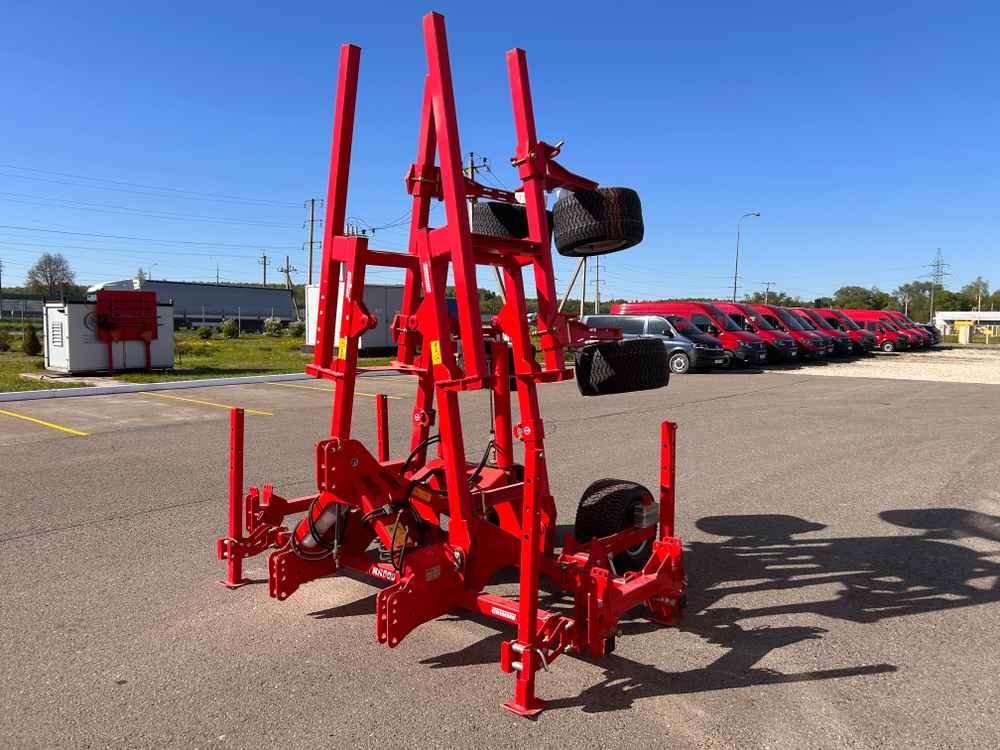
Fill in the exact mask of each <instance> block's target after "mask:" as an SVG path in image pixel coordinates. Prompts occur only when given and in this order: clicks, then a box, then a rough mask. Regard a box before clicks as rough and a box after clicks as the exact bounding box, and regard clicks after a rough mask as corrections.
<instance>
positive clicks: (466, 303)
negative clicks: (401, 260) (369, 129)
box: [423, 13, 488, 378]
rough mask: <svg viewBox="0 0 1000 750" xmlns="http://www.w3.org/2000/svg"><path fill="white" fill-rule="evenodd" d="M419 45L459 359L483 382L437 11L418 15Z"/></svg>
mask: <svg viewBox="0 0 1000 750" xmlns="http://www.w3.org/2000/svg"><path fill="white" fill-rule="evenodd" d="M423 24H424V47H425V49H426V51H427V67H428V73H429V75H428V79H427V80H428V84H429V86H430V90H431V103H432V106H433V111H434V127H435V132H436V134H437V147H438V158H439V160H440V162H441V188H442V193H443V194H444V207H445V217H446V219H447V227H446V230H447V237H448V244H449V246H450V247H449V249H450V250H451V264H452V271H453V273H454V276H455V298H456V300H457V302H458V328H459V331H460V332H461V335H462V355H463V357H464V359H465V374H466V376H468V377H477V378H485V377H487V376H488V373H487V372H486V349H485V346H484V344H483V336H482V328H483V323H482V320H481V318H480V310H479V289H478V286H477V284H476V260H475V256H474V255H473V251H472V235H471V233H470V230H469V213H468V208H467V206H466V202H465V201H466V195H465V176H464V175H463V174H462V150H461V145H460V144H459V139H458V115H457V113H456V110H455V92H454V90H453V88H452V82H451V63H450V62H449V59H448V38H447V35H446V34H445V30H444V17H443V16H442V15H440V14H439V13H428V14H427V15H426V16H424V21H423Z"/></svg>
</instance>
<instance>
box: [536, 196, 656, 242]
mask: <svg viewBox="0 0 1000 750" xmlns="http://www.w3.org/2000/svg"><path fill="white" fill-rule="evenodd" d="M642 235H643V224H642V203H641V202H640V201H639V194H638V193H637V192H635V191H634V190H632V189H631V188H617V187H610V188H598V189H597V190H579V191H577V192H564V193H563V195H562V197H560V198H559V200H557V201H556V204H555V205H554V206H553V207H552V236H553V238H554V239H555V243H556V250H558V251H559V253H560V254H561V255H566V256H569V257H571V258H579V257H581V256H590V255H604V254H606V253H614V252H618V251H619V250H624V249H626V248H629V247H632V246H633V245H638V244H639V243H640V242H642Z"/></svg>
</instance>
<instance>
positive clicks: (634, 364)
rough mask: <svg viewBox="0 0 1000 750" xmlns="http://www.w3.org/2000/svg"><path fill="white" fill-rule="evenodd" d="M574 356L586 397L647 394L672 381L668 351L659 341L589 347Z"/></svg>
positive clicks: (577, 372)
mask: <svg viewBox="0 0 1000 750" xmlns="http://www.w3.org/2000/svg"><path fill="white" fill-rule="evenodd" d="M574 356H575V359H576V385H577V388H579V389H580V393H581V394H582V395H584V396H604V395H608V394H612V393H631V392H632V391H647V390H650V389H653V388H662V387H664V386H665V385H667V384H668V383H669V382H670V368H669V366H668V360H667V350H666V348H665V347H664V346H663V343H662V342H661V341H660V340H659V339H625V340H622V341H603V342H600V343H595V344H587V345H585V346H584V347H583V348H582V349H580V350H578V351H576V352H575V353H574Z"/></svg>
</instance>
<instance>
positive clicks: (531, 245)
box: [217, 13, 685, 716]
mask: <svg viewBox="0 0 1000 750" xmlns="http://www.w3.org/2000/svg"><path fill="white" fill-rule="evenodd" d="M423 30H424V40H425V47H426V54H427V62H428V72H427V76H426V79H425V84H424V96H423V107H422V113H421V119H420V135H419V143H418V148H417V158H416V161H415V162H414V164H412V165H411V167H410V169H409V172H408V174H407V177H406V187H407V191H408V192H409V193H410V195H411V196H412V209H413V210H412V222H411V228H410V240H409V252H408V253H405V254H403V253H394V252H387V251H382V250H375V249H370V248H369V247H368V238H367V237H356V236H344V235H343V234H340V232H341V230H342V228H343V226H344V219H345V214H346V205H347V185H348V172H349V166H350V155H351V142H352V137H353V126H354V111H355V102H356V99H357V84H358V70H359V62H360V52H361V51H360V49H359V48H357V47H355V46H352V45H344V46H343V47H341V50H340V72H339V76H338V83H337V99H336V110H335V115H334V133H333V148H332V155H331V165H330V177H329V186H328V199H327V204H326V222H325V232H324V241H323V260H322V269H321V277H320V295H319V299H320V303H319V310H318V326H317V333H316V347H315V353H314V360H313V363H312V364H311V365H308V366H307V367H306V371H307V372H308V373H310V374H312V375H313V376H315V377H317V378H325V379H328V380H331V381H333V382H334V383H335V384H336V387H335V393H334V402H333V419H332V424H331V428H330V437H329V438H327V439H324V440H321V441H320V442H319V443H318V444H317V446H316V473H317V485H318V494H315V495H312V496H309V497H304V498H297V499H294V500H286V499H284V498H282V497H280V496H278V495H277V494H275V493H274V491H273V489H272V487H271V486H270V485H265V486H264V487H263V488H262V489H257V488H256V487H250V488H249V490H248V492H247V494H246V495H245V496H244V494H243V488H242V483H243V478H242V477H243V455H242V445H243V442H242V441H243V416H242V412H239V411H234V412H233V417H232V424H231V458H230V496H229V503H230V512H229V528H228V534H227V536H226V537H224V538H221V539H219V540H218V542H217V547H218V555H219V558H220V559H224V560H226V561H227V577H226V580H225V581H224V583H225V584H226V585H228V586H239V585H241V584H243V583H244V582H245V579H244V578H243V575H242V570H241V563H242V560H243V558H245V557H249V556H251V555H256V554H260V553H262V552H264V551H265V550H267V549H270V548H274V549H276V551H275V552H273V553H272V554H271V556H270V558H269V561H268V574H269V575H268V579H269V587H268V588H269V593H270V595H271V596H272V597H274V598H277V599H279V600H283V599H285V598H287V597H288V596H290V595H291V594H292V593H294V592H295V590H296V589H297V588H298V587H299V586H300V585H301V584H303V583H305V582H307V581H311V580H314V579H316V578H319V577H322V576H327V575H331V574H333V573H335V572H337V571H338V570H340V569H343V568H349V569H353V570H356V571H361V572H364V573H368V574H370V575H371V576H373V577H374V578H375V579H378V580H380V581H381V582H382V583H387V584H388V585H387V586H386V587H385V588H383V589H382V590H381V591H380V593H379V594H378V597H377V601H376V637H377V639H378V640H379V641H381V642H383V643H386V644H387V645H388V646H389V647H394V646H397V645H398V644H399V643H400V641H401V640H402V639H403V638H404V637H405V636H406V635H407V634H408V633H409V632H410V631H412V630H413V629H414V628H416V627H417V626H419V625H420V624H422V623H424V622H428V621H430V620H432V619H435V618H437V617H439V616H441V615H443V614H446V613H448V612H453V611H456V610H458V609H462V608H465V609H468V610H472V611H474V612H478V613H480V614H483V615H487V616H489V617H492V618H495V619H498V620H500V621H503V622H506V623H508V624H510V623H513V624H515V625H516V634H515V637H514V638H512V639H511V640H508V641H506V642H504V644H503V645H502V647H501V650H500V666H501V669H502V670H503V671H504V672H509V673H515V674H516V680H515V687H514V697H513V699H512V700H510V701H508V702H507V703H505V704H504V705H505V707H506V708H508V709H509V710H511V711H512V712H514V713H516V714H520V715H524V716H533V715H535V714H537V713H538V712H540V711H541V710H542V709H543V708H544V707H545V702H544V701H542V700H540V699H539V698H537V697H536V696H535V673H536V672H537V671H538V669H539V668H547V666H548V664H549V663H550V662H551V661H552V660H553V659H554V658H555V657H557V656H558V655H559V654H561V653H563V652H564V651H571V652H575V653H578V654H590V655H592V656H602V655H604V654H605V653H607V651H608V650H609V649H610V648H611V647H612V646H613V643H614V636H615V633H616V632H617V627H618V622H619V619H620V618H621V616H622V615H623V614H624V613H625V612H627V611H629V610H631V609H633V608H635V607H637V606H639V605H641V604H646V605H647V607H648V609H649V612H650V614H651V616H652V618H653V619H655V620H657V621H660V622H662V623H664V624H675V623H676V622H677V620H678V619H679V617H680V614H681V608H682V606H683V601H684V586H685V582H684V569H683V553H682V549H681V542H680V540H679V539H677V538H676V537H675V536H674V485H675V479H674V478H675V470H674V466H675V453H674V451H675V447H674V446H675V440H674V436H675V426H674V424H673V423H670V422H664V423H663V427H662V432H661V436H660V438H661V440H660V446H661V447H660V458H661V474H660V493H659V530H658V531H657V530H656V528H655V527H645V528H640V527H639V526H636V527H635V528H630V529H626V530H624V531H621V532H619V533H617V534H613V535H611V536H607V537H604V538H601V539H594V540H591V541H589V542H586V543H578V542H577V541H576V540H575V539H574V538H573V537H572V535H570V534H567V535H566V537H565V539H564V540H563V546H562V549H561V550H560V551H558V552H557V551H556V550H555V542H556V540H555V538H554V537H555V528H556V509H555V502H554V500H553V498H552V496H551V494H550V491H549V482H548V469H547V464H546V457H545V449H544V439H545V429H544V424H543V421H542V418H541V414H540V411H539V404H538V395H537V386H538V384H539V383H546V382H554V381H561V380H567V379H569V378H572V376H573V371H572V370H571V369H570V368H567V367H566V365H565V362H564V350H566V349H567V348H575V347H579V346H581V345H583V344H584V343H585V342H587V341H593V340H595V339H601V338H615V337H616V336H617V332H614V331H607V330H599V329H588V328H587V327H586V326H583V325H581V324H580V323H579V322H578V321H576V320H575V319H572V318H570V317H569V316H566V315H563V314H561V313H559V312H558V301H557V298H556V294H555V286H554V275H553V270H552V256H551V250H550V239H549V226H548V222H547V219H546V213H545V192H546V191H549V190H553V189H555V188H558V187H563V188H569V189H593V188H595V187H596V186H597V183H595V182H593V181H591V180H587V179H585V178H583V177H579V176H577V175H574V174H573V173H571V172H569V171H567V170H565V169H564V168H562V167H561V166H559V165H558V164H557V163H556V162H555V161H554V160H553V157H555V156H556V155H557V154H558V153H559V150H560V149H559V146H551V145H549V144H547V143H545V142H543V141H539V140H538V138H537V136H536V133H535V122H534V112H533V108H532V101H531V92H530V87H529V83H528V72H527V62H526V57H525V53H524V51H523V50H520V49H514V50H511V51H510V52H508V53H507V72H508V76H509V80H510V89H511V96H512V102H513V110H514V123H515V128H516V133H517V150H516V155H515V156H514V157H513V158H512V159H511V162H512V164H513V165H515V166H516V167H517V168H518V172H519V176H520V180H521V186H520V188H519V191H518V192H523V202H524V206H525V209H526V212H527V218H528V228H529V233H528V236H527V237H526V238H524V239H518V240H512V239H499V238H496V237H491V236H485V235H480V234H476V233H474V232H473V231H472V230H471V228H470V225H469V215H468V212H467V203H466V201H467V199H468V198H469V197H472V196H481V197H487V198H490V199H491V200H499V201H506V202H510V203H514V202H516V201H517V197H516V196H515V193H514V192H510V191H504V190H497V189H493V188H489V187H486V186H484V185H480V184H479V183H477V182H475V181H474V180H472V179H469V178H467V177H465V176H464V175H463V173H462V169H461V153H462V152H461V149H460V146H459V139H458V123H457V117H456V112H455V98H454V93H453V91H452V83H451V69H450V63H449V59H448V48H447V40H446V37H445V29H444V19H443V17H442V16H440V15H438V14H436V13H430V14H428V15H427V16H425V17H424V20H423ZM436 160H437V161H438V162H439V164H437V165H436V164H435V161H436ZM433 200H442V201H443V202H444V204H445V225H444V226H441V227H437V228H432V227H430V226H429V225H428V218H429V215H430V208H431V202H432V201H433ZM371 265H374V266H382V267H389V268H399V269H403V270H404V271H405V276H406V280H405V290H404V297H403V304H402V311H401V312H400V314H399V315H397V316H396V318H395V319H394V321H393V332H394V336H395V339H396V342H397V345H398V354H397V359H396V360H395V361H394V362H393V363H392V364H391V365H390V367H389V368H388V369H391V370H394V371H397V372H401V373H407V374H411V375H413V376H414V378H415V379H416V384H417V389H416V403H415V406H414V409H413V412H412V420H411V436H410V447H411V451H412V452H411V455H410V456H409V457H408V458H406V459H402V458H390V456H389V449H388V446H389V441H388V428H389V422H388V409H387V402H386V400H385V398H384V397H383V398H379V399H377V400H376V425H377V449H376V453H377V455H375V456H373V455H372V454H371V453H370V452H369V451H368V450H367V449H366V448H365V447H364V445H362V444H361V443H360V442H359V441H357V440H355V439H353V438H352V437H351V421H352V412H353V404H354V396H355V382H356V378H357V376H358V374H359V372H361V371H363V369H365V368H360V367H359V366H358V343H359V338H360V336H361V334H363V333H364V332H365V331H367V330H369V329H370V328H372V327H374V325H375V324H376V321H375V318H374V317H373V316H372V315H371V313H370V312H369V311H368V310H367V309H366V308H365V305H364V301H363V291H364V282H365V271H366V268H367V267H368V266H371ZM478 265H493V266H496V267H498V268H499V269H500V270H501V271H502V278H503V285H504V292H505V300H506V302H505V304H504V305H503V308H502V310H501V312H500V314H499V315H498V316H497V317H495V318H494V319H493V321H492V323H491V324H488V325H484V324H483V323H482V322H481V317H480V309H479V302H478V292H477V285H476V267H477V266H478ZM529 266H530V268H531V271H532V272H533V274H534V282H535V288H536V290H537V296H538V319H537V320H538V322H537V326H538V329H539V334H540V344H541V349H542V353H543V363H542V364H541V365H539V364H538V363H537V362H536V357H535V349H534V347H533V345H532V342H531V336H530V333H529V330H528V325H527V322H526V321H527V309H526V304H525V295H524V281H523V276H522V269H523V268H525V267H529ZM449 269H450V271H451V273H452V275H453V280H454V288H455V292H454V293H455V297H456V298H457V308H458V315H457V333H454V334H453V331H452V328H453V321H452V319H451V318H450V317H449V313H448V308H447V298H446V284H447V282H448V274H449ZM342 275H343V294H342V296H340V304H339V308H340V309H339V315H340V322H341V325H340V333H341V338H340V339H339V340H338V341H334V330H335V327H334V320H335V318H334V316H335V315H337V314H338V290H339V289H340V287H341V278H342ZM458 341H460V342H461V345H462V354H463V358H462V359H463V365H462V367H461V368H460V366H459V364H458V361H457V359H456V350H457V346H456V344H457V342H458ZM508 342H509V343H508ZM511 355H512V356H511ZM509 361H510V362H513V372H510V371H509ZM463 368H464V369H463ZM367 369H380V368H367ZM381 369H384V368H381ZM512 377H513V379H514V380H515V381H516V385H517V387H516V395H517V399H518V407H519V409H518V411H519V415H520V421H519V422H518V423H517V424H514V422H513V418H512V414H511V399H512V392H511V380H512ZM486 389H488V390H490V391H491V393H492V399H491V402H492V404H493V428H494V433H495V438H494V445H493V453H494V456H495V460H494V461H493V462H492V464H490V465H485V464H484V465H483V466H478V465H477V464H474V463H470V462H469V461H467V460H466V452H465V447H464V442H463V433H462V424H461V416H460V412H459V402H458V396H459V393H460V392H461V391H468V390H486ZM435 404H436V408H435ZM434 425H437V427H438V431H439V441H438V443H437V451H436V452H437V455H436V456H431V455H429V453H430V451H429V442H428V441H429V438H430V437H431V435H430V433H431V427H432V426H434ZM514 438H517V439H519V440H520V441H521V442H522V443H523V456H524V458H523V467H521V466H519V465H518V464H516V463H515V460H514V459H515V450H514ZM650 502H653V501H652V500H650ZM303 512H304V513H305V517H304V518H302V519H301V520H300V521H299V522H298V524H297V525H296V526H295V527H294V528H293V529H289V528H287V527H285V526H284V525H283V523H284V520H285V518H286V517H287V516H289V515H292V514H296V513H303ZM649 539H652V547H653V554H652V556H651V558H650V559H649V561H648V563H647V564H646V565H645V567H644V568H643V570H641V571H632V572H625V573H624V574H619V573H618V572H617V571H615V570H614V566H613V564H612V562H611V561H612V558H613V557H614V556H615V555H617V554H620V553H621V552H623V551H624V550H626V549H630V548H633V547H635V546H636V545H638V544H641V543H642V542H643V541H645V540H649ZM319 542H322V546H319ZM376 545H377V547H378V549H376ZM380 553H381V554H380ZM511 566H513V567H517V568H519V570H520V584H519V594H518V597H517V599H516V600H513V599H510V598H505V597H501V596H497V595H495V594H492V593H487V592H486V591H485V590H484V589H485V587H486V586H487V585H488V584H489V582H490V580H491V578H492V577H493V576H494V574H495V573H497V572H498V571H499V570H501V569H502V568H506V567H511ZM542 575H545V576H546V577H548V578H549V579H550V580H551V581H552V582H553V583H554V584H555V585H556V586H557V587H559V588H560V589H562V590H565V591H566V592H568V593H569V594H570V595H572V598H573V607H572V609H571V610H567V611H565V612H562V611H560V612H550V611H546V610H543V609H541V608H539V606H538V591H539V578H540V576H542Z"/></svg>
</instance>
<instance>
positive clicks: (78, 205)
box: [0, 192, 298, 229]
mask: <svg viewBox="0 0 1000 750" xmlns="http://www.w3.org/2000/svg"><path fill="white" fill-rule="evenodd" d="M0 196H8V197H4V198H3V200H4V201H6V202H7V203H18V204H21V205H24V206H40V207H41V208H52V207H57V208H69V209H72V210H74V211H89V212H91V213H101V214H116V215H119V216H123V215H124V216H147V217H150V218H153V219H166V220H170V221H200V222H208V223H212V224H239V225H243V226H247V225H250V226H258V227H277V228H281V229H285V228H288V229H291V228H298V225H297V224H290V223H284V222H278V221H256V220H253V219H240V218H237V217H227V216H204V215H199V214H179V213H174V212H172V211H155V210H153V211H147V210H144V209H141V208H130V207H128V206H118V205H115V204H113V203H91V202H89V201H78V200H73V199H71V198H55V197H52V196H45V195H31V194H30V193H6V192H0ZM9 196H14V197H9ZM20 198H31V199H33V200H20ZM39 200H40V201H47V202H46V203H37V202H35V201H39ZM60 204H62V205H60Z"/></svg>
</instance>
